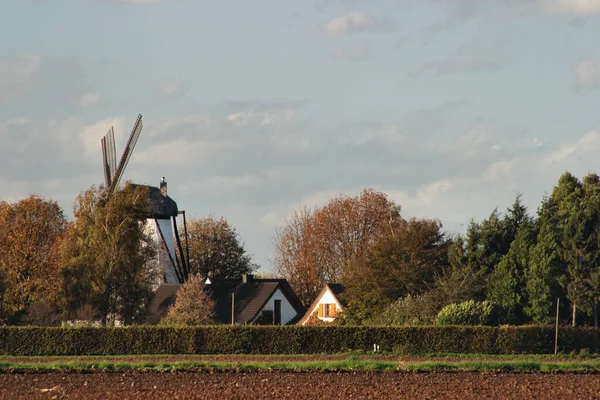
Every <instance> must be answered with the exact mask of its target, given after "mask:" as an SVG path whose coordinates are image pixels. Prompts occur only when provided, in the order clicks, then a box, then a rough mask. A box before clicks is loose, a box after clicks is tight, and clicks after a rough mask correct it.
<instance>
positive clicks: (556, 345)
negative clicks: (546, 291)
mask: <svg viewBox="0 0 600 400" xmlns="http://www.w3.org/2000/svg"><path fill="white" fill-rule="evenodd" d="M559 306H560V298H557V299H556V329H555V333H554V354H556V353H558V307H559Z"/></svg>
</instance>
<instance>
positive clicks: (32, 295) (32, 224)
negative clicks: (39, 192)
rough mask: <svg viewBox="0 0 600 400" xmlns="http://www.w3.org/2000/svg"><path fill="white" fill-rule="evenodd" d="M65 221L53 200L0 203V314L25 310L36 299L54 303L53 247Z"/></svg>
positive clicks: (55, 259) (55, 265) (34, 198)
mask: <svg viewBox="0 0 600 400" xmlns="http://www.w3.org/2000/svg"><path fill="white" fill-rule="evenodd" d="M66 224H67V222H66V218H65V216H64V214H63V211H62V209H61V208H60V207H59V205H58V204H57V203H56V202H55V201H52V200H48V199H45V198H43V197H39V196H30V197H28V198H27V199H23V200H20V201H18V202H16V203H12V204H11V203H6V202H3V203H2V202H0V249H2V250H1V251H0V317H1V316H2V315H3V314H7V315H14V314H17V313H23V312H26V311H27V309H28V308H29V307H30V306H31V305H32V304H33V303H35V302H37V301H42V300H44V301H48V302H51V303H53V304H56V302H57V301H58V296H57V294H58V291H57V287H58V286H59V284H58V277H59V273H58V271H59V268H58V256H57V251H56V250H57V245H58V243H59V242H60V240H61V237H62V235H63V233H64V230H65V227H66Z"/></svg>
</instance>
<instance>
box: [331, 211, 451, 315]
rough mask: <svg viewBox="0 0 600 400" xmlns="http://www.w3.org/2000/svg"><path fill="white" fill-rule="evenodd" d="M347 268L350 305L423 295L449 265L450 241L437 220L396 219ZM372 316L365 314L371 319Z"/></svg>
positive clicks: (345, 280)
mask: <svg viewBox="0 0 600 400" xmlns="http://www.w3.org/2000/svg"><path fill="white" fill-rule="evenodd" d="M391 228H392V229H390V230H389V231H385V232H384V233H382V234H381V235H380V236H379V237H378V238H377V239H376V240H375V242H374V243H373V245H372V246H371V247H370V248H369V249H368V250H367V251H366V252H365V255H364V256H363V257H360V258H356V259H355V260H354V262H353V263H351V264H350V265H349V267H348V268H347V269H346V271H345V274H344V277H343V279H342V282H343V283H344V286H346V288H347V290H346V292H347V295H346V296H347V301H348V302H349V304H350V307H351V308H352V307H356V305H357V304H358V303H365V305H366V307H362V308H364V309H365V310H372V309H373V307H377V308H380V307H381V306H382V305H383V306H386V305H388V304H390V303H391V302H393V301H395V300H397V299H399V298H401V297H405V296H415V295H419V294H422V293H423V292H425V291H426V290H428V287H429V286H430V285H431V284H432V283H433V281H434V278H435V277H436V275H437V274H439V273H440V272H441V271H442V270H443V268H444V267H446V266H447V265H448V240H447V239H446V236H445V234H444V233H443V232H442V225H441V223H440V222H439V221H437V220H427V219H415V218H413V219H410V220H408V221H407V220H403V219H399V220H396V221H395V222H394V223H393V224H392V225H391ZM368 317H369V315H364V318H368Z"/></svg>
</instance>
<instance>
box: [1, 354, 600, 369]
mask: <svg viewBox="0 0 600 400" xmlns="http://www.w3.org/2000/svg"><path fill="white" fill-rule="evenodd" d="M62 371H74V372H93V371H104V372H124V371H154V372H158V371H222V372H229V371H292V372H293V371H306V372H311V371H314V372H338V371H341V372H343V371H415V372H436V371H440V372H447V371H470V372H476V371H503V372H588V373H591V372H595V373H597V372H600V361H589V362H543V361H520V360H519V361H459V362H437V361H424V362H406V363H404V362H392V361H377V360H360V359H356V358H353V357H350V358H348V359H346V360H325V361H292V362H218V361H176V362H168V361H166V362H150V361H144V362H111V361H99V362H86V361H59V362H53V363H23V362H10V361H8V362H6V361H5V362H0V373H7V372H62Z"/></svg>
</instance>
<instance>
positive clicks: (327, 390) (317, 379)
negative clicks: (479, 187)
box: [0, 372, 600, 400]
mask: <svg viewBox="0 0 600 400" xmlns="http://www.w3.org/2000/svg"><path fill="white" fill-rule="evenodd" d="M191 398H195V399H308V398H311V399H315V398H317V399H318V398H327V399H349V398H350V399H352V398H360V399H374V398H377V399H398V398H401V399H442V398H443V399H486V398H495V399H533V398H535V399H594V398H600V376H599V375H596V374H516V373H514V374H513V373H493V372H486V373H477V372H475V373H472V372H433V373H413V372H344V373H342V372H340V373H325V372H310V373H294V372H223V373H210V372H167V373H159V372H127V373H100V372H96V373H90V374H79V373H46V374H34V373H24V374H10V373H7V374H0V399H121V400H123V399H191Z"/></svg>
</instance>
